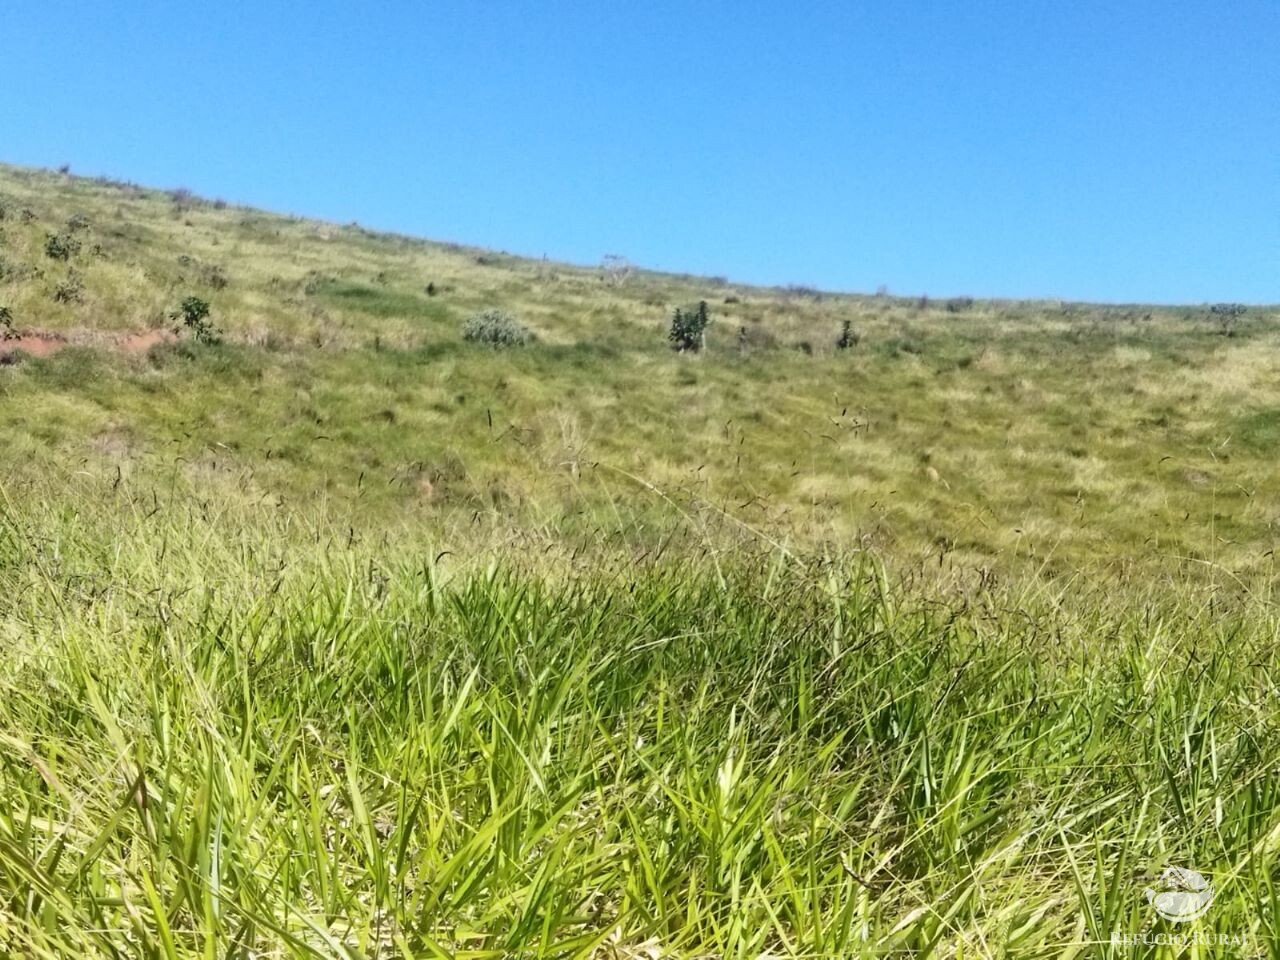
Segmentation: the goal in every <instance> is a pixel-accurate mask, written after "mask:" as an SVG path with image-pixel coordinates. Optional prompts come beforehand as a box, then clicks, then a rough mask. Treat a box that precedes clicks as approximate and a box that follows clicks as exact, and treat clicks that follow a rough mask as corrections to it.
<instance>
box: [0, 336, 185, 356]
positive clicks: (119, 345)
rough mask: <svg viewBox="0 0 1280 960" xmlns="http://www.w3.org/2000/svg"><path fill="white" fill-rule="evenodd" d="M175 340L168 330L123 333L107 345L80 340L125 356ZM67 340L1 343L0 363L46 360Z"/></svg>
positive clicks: (40, 338) (34, 338)
mask: <svg viewBox="0 0 1280 960" xmlns="http://www.w3.org/2000/svg"><path fill="white" fill-rule="evenodd" d="M177 339H178V338H177V337H176V336H175V335H174V334H173V333H172V332H171V331H169V330H146V331H144V332H142V333H126V334H123V335H121V336H118V337H115V338H114V339H112V340H109V341H103V340H101V339H98V340H96V341H95V340H81V339H77V340H76V342H77V343H83V345H85V346H94V345H99V346H102V345H109V346H113V347H115V348H116V349H117V350H120V351H122V352H124V353H146V352H147V351H148V350H150V349H151V348H152V347H155V346H158V345H159V344H162V343H173V342H174V341H175V340H177ZM69 345H70V344H69V341H68V340H67V338H66V337H64V336H61V335H59V334H56V333H24V334H21V335H20V336H17V337H10V338H9V339H8V340H0V363H13V362H14V360H15V359H16V356H15V355H16V354H18V353H23V354H26V355H27V356H29V357H47V356H49V354H51V353H57V352H58V351H59V350H61V349H62V348H63V347H66V346H69Z"/></svg>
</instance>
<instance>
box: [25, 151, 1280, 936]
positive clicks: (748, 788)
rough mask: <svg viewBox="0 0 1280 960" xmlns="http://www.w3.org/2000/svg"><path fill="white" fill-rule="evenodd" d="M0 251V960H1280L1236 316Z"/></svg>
mask: <svg viewBox="0 0 1280 960" xmlns="http://www.w3.org/2000/svg"><path fill="white" fill-rule="evenodd" d="M0 210H3V219H0V308H4V310H5V311H6V312H5V313H0V317H7V318H8V319H7V323H5V324H4V325H5V327H6V336H7V338H8V339H6V340H3V341H0V360H3V361H4V362H3V363H0V445H2V447H0V448H2V449H3V450H4V452H5V453H4V458H3V462H2V467H0V685H2V687H0V955H6V956H21V957H41V958H55V957H120V958H126V957H128V958H132V957H159V958H183V960H185V958H210V960H212V958H224V957H227V958H245V960H248V958H260V957H333V958H345V960H355V958H374V957H378V958H410V957H412V958H418V957H424V958H425V957H430V958H490V957H492V958H504V957H530V958H531V957H583V958H627V960H640V958H644V960H655V958H660V957H662V958H665V957H671V958H694V957H734V958H756V957H775V958H782V957H796V958H801V957H803V958H820V957H821V958H828V957H829V958H837V957H884V956H912V957H914V956H922V957H923V956H936V957H1060V956H1078V957H1165V956H1280V899H1277V891H1276V884H1277V881H1278V880H1280V862H1278V857H1280V729H1278V728H1280V722H1278V715H1277V699H1276V690H1277V679H1278V677H1280V674H1278V673H1277V657H1278V656H1280V653H1278V649H1280V648H1278V647H1277V644H1276V639H1277V609H1276V605H1275V601H1276V598H1275V595H1274V590H1275V564H1274V547H1275V541H1276V529H1277V528H1276V524H1277V521H1278V520H1280V499H1278V498H1280V476H1278V475H1277V471H1276V470H1275V462H1276V454H1277V450H1278V449H1280V324H1277V320H1280V312H1278V311H1276V310H1275V309H1273V308H1269V307H1257V306H1251V307H1250V308H1249V310H1248V311H1247V312H1246V313H1245V314H1244V315H1243V317H1241V318H1240V319H1239V321H1238V322H1237V323H1234V324H1233V325H1231V326H1229V327H1228V326H1224V325H1223V324H1221V323H1220V322H1219V321H1218V319H1217V318H1216V317H1214V316H1212V315H1210V314H1209V312H1208V310H1207V309H1206V308H1205V307H1204V306H1199V305H1197V306H1186V307H1153V306H1143V305H1122V306H1100V305H1089V304H1075V303H1058V302H994V301H984V300H977V301H969V300H967V299H960V298H951V299H949V300H948V299H943V300H922V299H921V298H919V297H893V296H889V295H879V296H870V295H867V296H854V295H835V294H827V293H821V292H818V291H813V290H809V289H807V288H802V287H795V288H787V289H773V288H769V289H765V288H757V287H748V286H742V285H737V284H733V283H730V282H727V281H723V280H716V279H707V278H697V277H686V276H673V275H668V274H658V273H652V272H648V271H643V270H621V269H615V268H613V267H610V268H609V269H605V268H588V267H574V266H569V265H564V264H559V263H551V262H546V261H539V260H531V259H521V258H517V257H513V256H508V255H505V254H497V253H493V252H491V251H482V250H478V249H471V248H464V247H459V246H456V245H450V244H441V243H431V242H426V241H419V240H414V239H411V238H404V237H396V236H388V235H384V234H378V233H375V232H372V231H368V230H365V229H363V228H360V227H358V226H355V225H348V226H335V225H331V224H324V223H319V222H315V221H308V220H303V219H299V218H291V217H283V216H276V215H270V214H264V213H261V212H258V211H253V210H249V209H245V208H239V207H235V206H229V205H226V204H223V203H221V202H214V201H209V200H202V199H199V198H196V197H192V196H190V195H189V194H187V193H186V192H184V191H158V190H147V189H142V188H137V187H132V186H130V185H127V184H118V183H110V182H97V181H90V180H86V179H80V178H74V177H67V176H63V175H58V174H53V173H48V172H40V171H31V170H24V169H17V168H12V167H0ZM51 238H52V240H51ZM64 253H65V258H64V256H63V254H64ZM189 297H197V298H199V299H201V300H203V301H205V302H207V303H208V304H209V306H210V315H209V320H210V321H211V322H212V323H213V324H214V326H216V327H217V328H218V329H219V330H220V331H221V335H222V337H221V342H220V343H217V344H212V345H205V344H200V343H196V342H195V341H194V340H193V338H192V336H191V333H190V331H189V330H187V329H180V332H179V333H178V334H176V335H175V334H174V333H173V332H172V331H173V330H174V329H175V328H181V323H180V321H179V320H177V319H175V317H176V316H177V315H179V314H180V312H181V310H182V304H183V301H184V300H186V299H187V298H189ZM698 301H705V302H706V303H707V304H708V308H709V311H710V314H711V317H712V324H711V327H710V330H709V334H708V338H707V347H706V349H705V350H703V351H702V352H700V353H697V354H681V353H677V352H675V351H673V350H671V349H669V348H668V345H667V343H666V333H667V326H668V323H669V322H670V318H671V314H672V311H673V310H674V309H675V308H677V307H686V306H689V305H691V304H695V303H697V302H698ZM489 308H498V309H502V310H506V311H508V312H510V313H511V314H513V315H514V316H515V317H517V318H518V319H519V320H520V321H521V322H522V323H524V324H525V325H526V326H527V327H528V328H529V329H530V330H531V331H532V332H533V334H534V337H535V339H534V340H533V341H532V342H531V343H529V344H528V345H525V346H522V347H510V348H506V349H494V348H490V347H485V346H480V345H477V344H474V343H469V342H466V341H464V340H463V338H462V336H461V331H462V327H463V324H464V322H465V321H466V320H467V319H468V317H470V316H472V315H473V314H474V313H476V312H477V311H480V310H484V309H489ZM846 323H848V325H849V330H850V332H851V334H854V335H856V343H851V344H850V345H849V346H848V347H847V349H837V347H836V341H837V338H838V337H839V336H840V334H841V331H842V329H844V327H845V324H846ZM16 347H22V349H16ZM1170 867H1183V868H1190V869H1194V870H1196V871H1200V872H1202V873H1203V874H1204V875H1205V876H1206V877H1208V878H1209V880H1210V881H1211V883H1212V901H1211V903H1210V906H1209V909H1208V911H1207V912H1205V913H1204V915H1203V916H1201V917H1200V918H1199V919H1196V920H1194V921H1191V922H1188V923H1178V922H1175V921H1172V920H1168V919H1162V918H1161V917H1160V916H1159V915H1158V914H1157V913H1156V912H1155V911H1154V910H1153V904H1152V903H1151V902H1149V898H1148V896H1147V893H1146V891H1147V890H1148V889H1152V890H1153V892H1154V890H1155V888H1157V887H1158V885H1159V882H1160V876H1161V874H1162V873H1163V872H1164V871H1165V870H1166V869H1167V868H1170ZM1178 936H1180V937H1183V938H1189V939H1190V942H1189V944H1187V945H1171V944H1170V942H1169V938H1171V937H1178ZM1162 938H1163V939H1162ZM1197 938H1198V939H1197ZM1210 941H1212V942H1210Z"/></svg>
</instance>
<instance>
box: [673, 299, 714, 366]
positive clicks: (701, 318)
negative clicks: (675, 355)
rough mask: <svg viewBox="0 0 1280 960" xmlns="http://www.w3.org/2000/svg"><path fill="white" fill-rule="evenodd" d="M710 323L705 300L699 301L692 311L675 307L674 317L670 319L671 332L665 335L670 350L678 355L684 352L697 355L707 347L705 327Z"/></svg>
mask: <svg viewBox="0 0 1280 960" xmlns="http://www.w3.org/2000/svg"><path fill="white" fill-rule="evenodd" d="M710 323H711V317H710V315H709V314H708V313H707V301H705V300H700V301H699V302H698V306H697V308H696V309H693V310H681V309H680V308H679V307H676V312H675V315H674V316H673V317H672V318H671V330H670V331H669V332H668V333H667V340H668V341H669V342H670V343H671V349H672V350H677V351H679V352H680V353H684V352H685V351H686V350H689V351H692V352H694V353H697V352H698V351H699V350H701V349H702V348H703V347H705V346H706V345H707V326H708V325H709V324H710Z"/></svg>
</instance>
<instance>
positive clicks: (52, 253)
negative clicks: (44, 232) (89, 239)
mask: <svg viewBox="0 0 1280 960" xmlns="http://www.w3.org/2000/svg"><path fill="white" fill-rule="evenodd" d="M79 252H80V241H79V240H77V239H76V238H75V237H73V236H72V235H71V234H69V233H51V234H49V235H48V236H47V237H46V238H45V241H44V253H45V256H46V257H48V258H49V259H50V260H62V261H64V262H65V261H67V260H70V259H71V258H72V257H73V256H75V255H76V254H77V253H79Z"/></svg>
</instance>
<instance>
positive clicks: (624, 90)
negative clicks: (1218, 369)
mask: <svg viewBox="0 0 1280 960" xmlns="http://www.w3.org/2000/svg"><path fill="white" fill-rule="evenodd" d="M0 36H2V37H3V45H2V46H3V51H4V52H3V59H2V61H0V70H2V71H3V78H4V80H3V89H2V91H0V159H2V160H6V161H9V162H14V163H21V164H28V165H40V166H57V165H59V164H62V163H70V164H71V165H72V168H73V170H74V171H76V172H80V173H85V174H109V175H112V176H117V177H121V178H125V179H130V180H134V181H137V182H140V183H144V184H147V185H151V186H169V187H171V186H186V187H189V188H191V189H193V190H195V191H197V192H198V193H201V194H204V195H208V196H221V197H224V198H226V199H228V200H233V201H236V202H243V203H249V204H253V205H258V206H263V207H267V208H270V209H275V210H281V211H288V212H293V213H301V214H307V215H313V216H318V217H323V218H327V219H332V220H338V221H348V220H358V221H360V222H361V223H363V224H365V225H368V226H372V227H379V228H386V229H393V230H398V231H402V232H406V233H414V234H420V235H424V236H428V237H432V238H436V239H442V240H454V241H460V242H467V243H476V244H480V245H484V246H492V247H496V248H499V249H505V250H509V251H511V252H515V253H523V254H529V255H533V256H541V255H543V254H546V255H547V256H550V257H552V258H555V259H567V260H572V261H577V262H584V263H594V262H597V261H598V260H599V259H600V257H601V256H602V255H603V254H605V253H618V254H623V255H625V256H627V257H629V258H630V259H631V260H632V261H633V262H636V263H638V264H642V265H645V266H652V267H657V268H663V269H672V270H678V271H688V272H694V273H705V274H718V275H725V276H728V277H730V278H732V279H735V280H743V281H756V282H764V283H803V284H812V285H817V286H822V287H826V288H832V289H842V290H864V291H865V290H874V289H875V288H876V287H878V286H880V285H882V284H883V285H886V286H887V287H888V288H889V289H890V290H891V291H893V292H895V293H904V294H918V293H928V294H930V295H934V296H945V295H955V294H972V295H1002V296H1048V297H1068V298H1078V299H1093V300H1143V301H1176V302H1199V301H1204V300H1223V299H1232V300H1243V301H1248V302H1263V301H1266V302H1274V301H1280V2H1277V0H1231V2H1224V3H1211V2H1208V0H1205V2H1198V3H1189V2H1182V0H1120V2H1116V0H1111V2H1107V3H1102V2H1093V0H1076V2H1072V3H1061V2H1052V3H1051V2H1040V0H1017V2H1014V0H1010V2H987V0H969V2H951V3H942V2H929V0H915V2H907V3H891V2H881V3H856V2H846V3H834V2H833V3H782V2H778V3H753V2H749V0H745V2H744V0H739V2H734V3H730V2H724V3H709V2H701V3H700V2H697V0H685V2H683V3H679V2H672V3H668V2H647V3H643V4H621V3H619V4H611V3H570V2H564V3H552V2H545V3H532V2H526V3H506V2H496V0H489V2H484V3H461V2H457V3H430V2H420V3H408V2H402V3H397V2H390V0H386V2H370V3H339V2H327V0H313V2H307V3H303V2H296V3H281V2H270V0H263V2H258V3H252V4H251V3H247V2H246V3H227V4H219V5H215V4H182V5H178V4H169V3H159V2H154V3H136V2H128V0H119V2H113V3H110V4H90V3H88V2H84V0H80V2H74V3H71V2H62V0H42V2H34V0H32V2H22V0H19V2H9V3H5V4H4V6H3V8H2V9H0Z"/></svg>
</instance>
